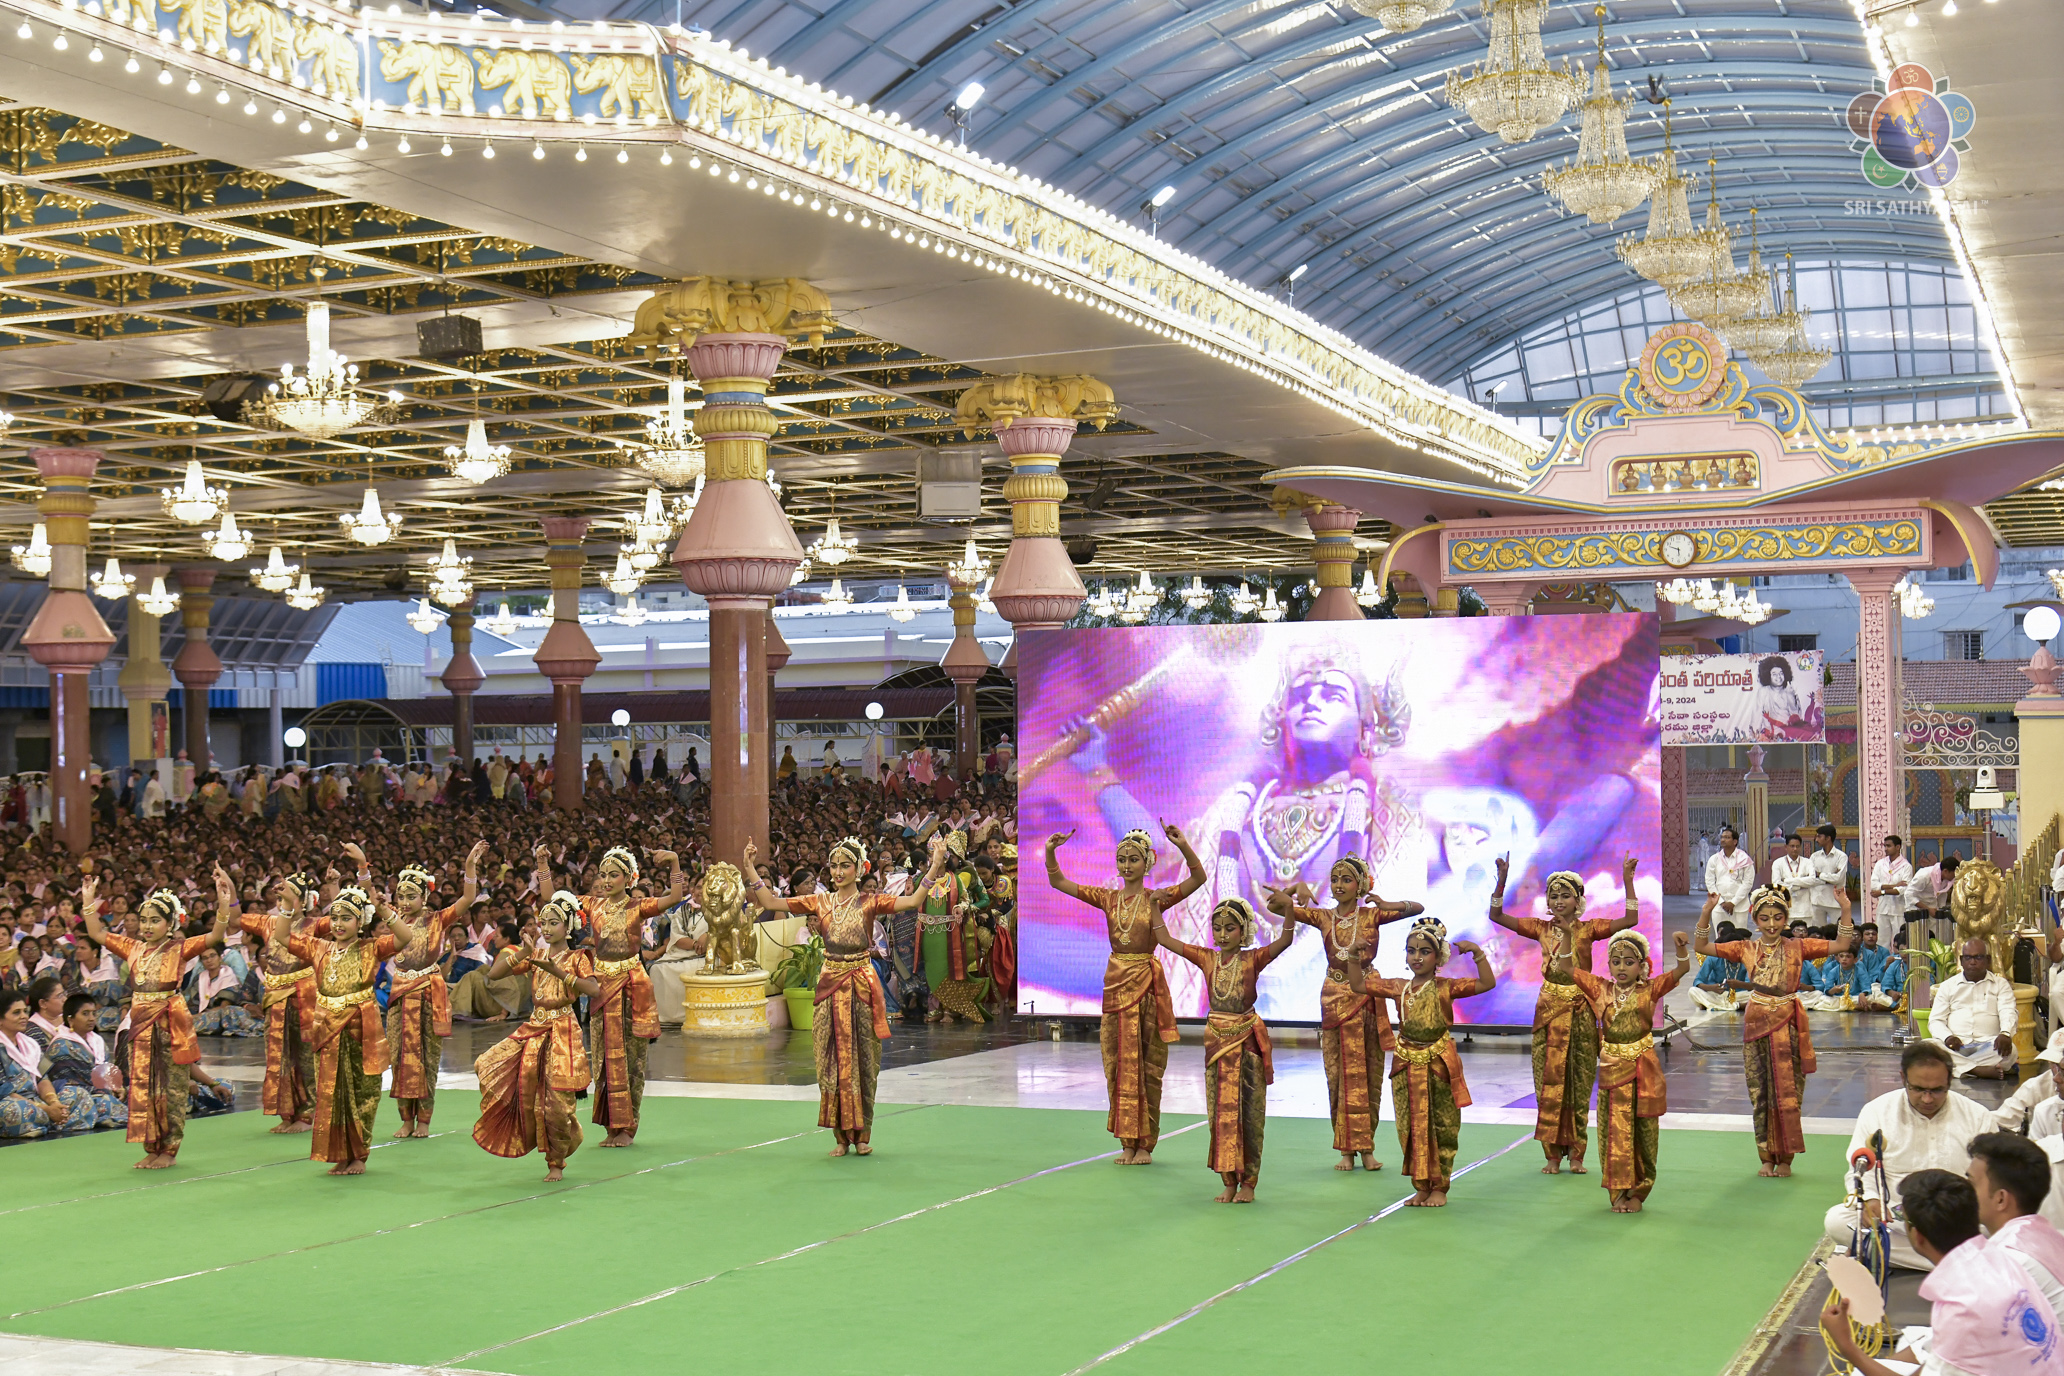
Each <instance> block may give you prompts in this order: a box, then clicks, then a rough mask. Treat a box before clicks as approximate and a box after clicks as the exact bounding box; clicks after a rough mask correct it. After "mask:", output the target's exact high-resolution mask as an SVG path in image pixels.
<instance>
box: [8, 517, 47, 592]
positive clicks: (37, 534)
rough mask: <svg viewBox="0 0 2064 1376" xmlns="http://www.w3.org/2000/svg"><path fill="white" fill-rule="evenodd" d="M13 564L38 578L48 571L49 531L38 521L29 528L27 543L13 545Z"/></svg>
mask: <svg viewBox="0 0 2064 1376" xmlns="http://www.w3.org/2000/svg"><path fill="white" fill-rule="evenodd" d="M14 566H15V567H16V568H18V569H20V570H21V571H22V572H23V573H27V574H33V575H35V576H36V577H38V578H41V577H43V576H44V575H45V574H47V573H49V572H50V531H49V528H48V527H47V526H45V525H44V524H43V522H41V521H38V522H36V524H35V525H34V526H33V527H31V528H30V530H29V543H28V544H27V545H16V546H15V547H14Z"/></svg>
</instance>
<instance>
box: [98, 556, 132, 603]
mask: <svg viewBox="0 0 2064 1376" xmlns="http://www.w3.org/2000/svg"><path fill="white" fill-rule="evenodd" d="M135 587H136V575H135V574H133V573H124V572H122V565H121V564H120V562H118V561H117V560H116V558H115V556H114V555H112V554H110V555H109V556H108V561H107V567H106V568H103V569H102V570H101V571H100V577H98V578H96V579H94V580H93V595H94V596H95V597H100V598H105V599H106V600H107V601H109V602H113V601H115V600H116V599H118V598H123V597H127V596H128V595H129V593H130V592H131V590H133V589H134V588H135Z"/></svg>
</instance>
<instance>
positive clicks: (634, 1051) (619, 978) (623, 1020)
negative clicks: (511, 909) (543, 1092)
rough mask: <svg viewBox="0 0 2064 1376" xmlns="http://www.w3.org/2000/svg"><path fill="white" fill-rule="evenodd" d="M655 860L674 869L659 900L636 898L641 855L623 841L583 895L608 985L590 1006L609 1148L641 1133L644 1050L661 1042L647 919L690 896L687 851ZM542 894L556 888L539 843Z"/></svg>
mask: <svg viewBox="0 0 2064 1376" xmlns="http://www.w3.org/2000/svg"><path fill="white" fill-rule="evenodd" d="M649 853H650V855H651V856H652V858H653V859H654V860H657V861H659V862H660V863H661V864H665V865H672V866H673V867H674V878H673V883H672V884H671V885H669V886H668V888H667V891H666V893H665V894H663V895H662V896H660V897H658V898H645V899H638V898H633V897H631V895H630V889H631V886H632V885H634V884H636V883H637V882H638V857H637V856H635V855H633V854H631V853H630V852H629V851H628V850H625V849H624V848H623V847H622V846H615V847H612V848H611V849H610V850H609V851H608V852H607V853H606V854H604V855H603V857H602V863H601V864H599V865H597V866H596V867H595V884H594V887H593V888H592V889H591V890H589V892H588V896H587V897H586V898H583V899H582V900H581V907H580V915H581V921H582V923H583V924H584V925H585V926H586V927H588V929H589V930H591V931H592V932H594V934H595V942H594V951H593V954H594V957H595V969H594V971H593V973H594V976H595V979H596V980H597V982H599V983H600V984H601V986H602V992H601V993H600V994H597V995H596V996H595V997H594V998H593V999H592V1000H590V1002H589V1004H588V1025H589V1027H590V1029H591V1030H592V1031H593V1033H594V1038H595V1047H594V1055H595V1059H596V1060H597V1061H598V1062H600V1064H598V1065H597V1066H596V1067H595V1112H594V1115H593V1122H594V1123H595V1125H596V1126H597V1127H603V1128H607V1129H608V1130H609V1135H608V1136H607V1137H604V1138H603V1139H602V1145H603V1146H605V1147H628V1146H629V1145H630V1144H631V1139H632V1138H634V1137H636V1136H637V1135H638V1111H639V1109H640V1108H642V1107H643V1106H644V1103H645V1053H646V1052H647V1051H648V1050H650V1049H651V1046H652V1043H653V1042H655V1041H658V1040H659V1007H658V1005H657V1004H655V1003H653V1001H652V980H651V978H650V977H649V976H648V975H646V973H645V962H644V961H642V960H640V959H639V958H638V952H639V950H640V948H641V947H642V946H643V944H644V941H645V919H646V918H648V917H658V916H659V915H660V914H661V913H663V912H665V911H666V910H667V909H668V908H671V907H673V906H674V905H675V904H676V903H679V902H680V901H681V900H682V899H683V898H685V897H687V896H688V877H687V876H686V875H684V874H682V873H681V857H680V856H678V855H676V854H674V853H673V852H672V851H670V850H655V851H651V852H649ZM532 854H533V855H534V856H535V857H536V859H537V884H538V890H537V891H538V892H539V893H556V892H558V890H557V889H556V887H555V886H554V885H553V883H552V853H551V852H550V851H548V850H546V849H545V848H544V847H543V846H539V847H538V848H537V849H536V850H535V851H534V852H532Z"/></svg>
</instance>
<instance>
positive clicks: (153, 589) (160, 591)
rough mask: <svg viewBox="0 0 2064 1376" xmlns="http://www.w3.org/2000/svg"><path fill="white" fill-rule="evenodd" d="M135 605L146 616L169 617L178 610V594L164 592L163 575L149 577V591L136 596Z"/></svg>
mask: <svg viewBox="0 0 2064 1376" xmlns="http://www.w3.org/2000/svg"><path fill="white" fill-rule="evenodd" d="M136 605H137V607H138V609H139V610H141V611H142V612H144V614H145V615H148V616H170V615H172V613H174V612H176V611H178V610H179V594H178V593H176V592H166V591H165V575H164V574H162V573H160V574H154V575H152V577H151V584H150V591H149V592H140V593H138V594H136Z"/></svg>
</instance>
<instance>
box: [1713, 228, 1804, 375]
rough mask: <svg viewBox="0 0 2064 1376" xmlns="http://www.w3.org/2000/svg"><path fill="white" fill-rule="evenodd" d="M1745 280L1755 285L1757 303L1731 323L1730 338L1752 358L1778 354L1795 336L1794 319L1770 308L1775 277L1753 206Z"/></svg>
mask: <svg viewBox="0 0 2064 1376" xmlns="http://www.w3.org/2000/svg"><path fill="white" fill-rule="evenodd" d="M1743 279H1744V280H1745V281H1747V282H1749V283H1750V284H1752V285H1753V286H1754V287H1755V289H1756V292H1757V300H1756V304H1755V306H1754V307H1753V308H1752V309H1750V310H1748V311H1746V312H1744V313H1743V314H1741V315H1739V316H1737V317H1735V318H1734V319H1733V320H1731V321H1729V322H1728V325H1727V338H1728V340H1729V342H1731V343H1732V344H1733V345H1734V347H1735V348H1737V349H1740V350H1741V351H1742V352H1743V353H1745V354H1747V355H1748V356H1749V357H1750V358H1756V357H1758V356H1759V355H1762V354H1770V353H1775V352H1777V351H1778V350H1779V349H1782V348H1783V347H1784V346H1785V341H1786V340H1787V339H1789V338H1790V337H1791V333H1792V322H1791V318H1790V317H1789V316H1786V315H1785V314H1783V313H1782V312H1780V311H1773V310H1772V309H1771V308H1770V292H1771V286H1772V283H1771V277H1770V273H1769V272H1768V271H1767V270H1766V269H1765V268H1764V266H1763V249H1762V243H1761V236H1760V234H1759V231H1758V229H1757V220H1756V212H1755V210H1754V209H1753V208H1752V209H1751V210H1750V211H1749V270H1748V271H1747V272H1746V273H1744V274H1743Z"/></svg>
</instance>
